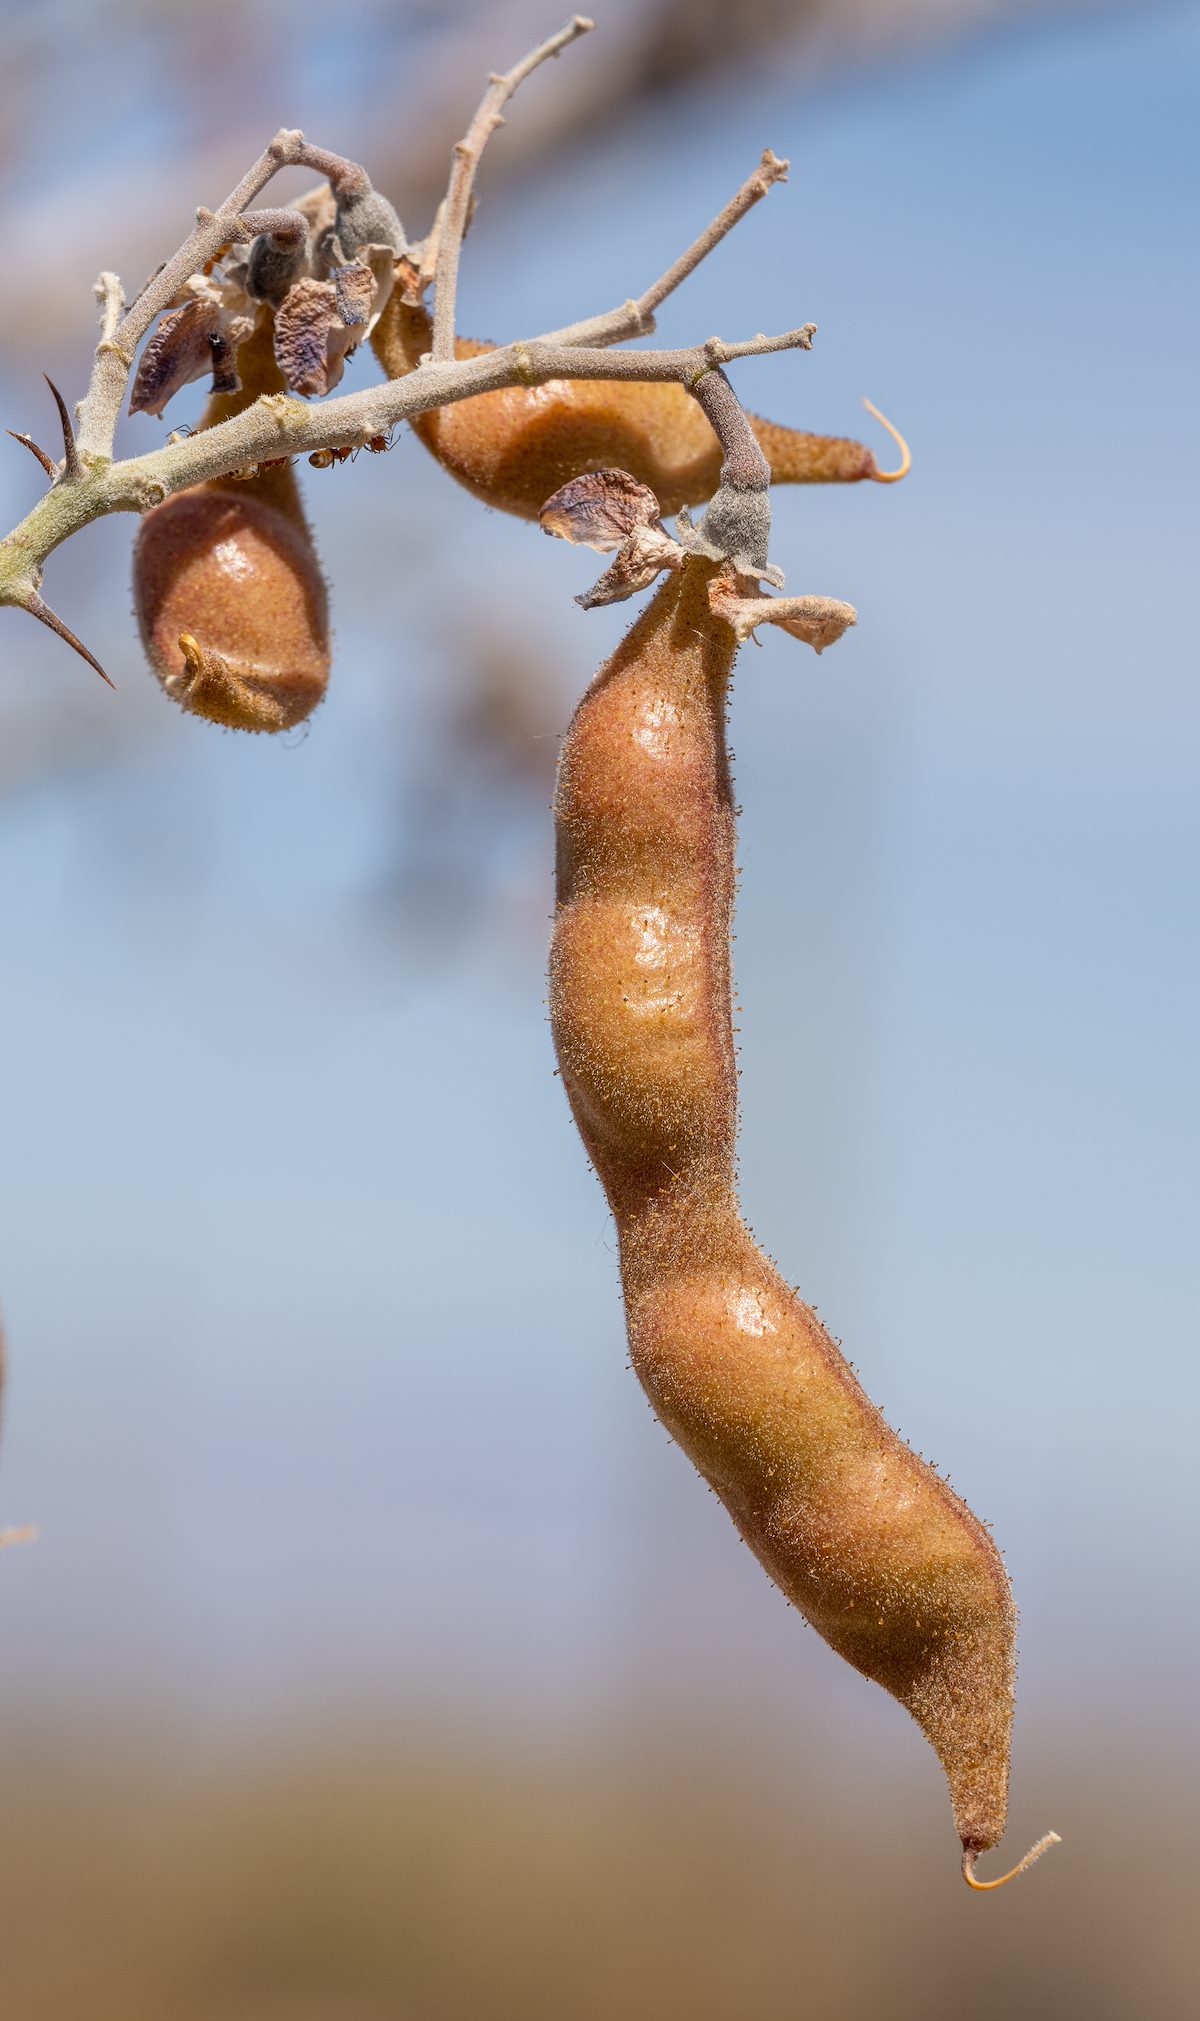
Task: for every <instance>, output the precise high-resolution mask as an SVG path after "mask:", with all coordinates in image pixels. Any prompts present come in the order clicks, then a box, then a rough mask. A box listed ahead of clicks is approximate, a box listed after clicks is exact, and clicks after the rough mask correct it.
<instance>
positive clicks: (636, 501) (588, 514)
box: [539, 470, 662, 554]
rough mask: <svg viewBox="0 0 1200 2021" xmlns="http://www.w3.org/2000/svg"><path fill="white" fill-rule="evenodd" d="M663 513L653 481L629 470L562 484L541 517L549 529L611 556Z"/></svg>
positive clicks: (546, 530)
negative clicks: (647, 481) (650, 482)
mask: <svg viewBox="0 0 1200 2021" xmlns="http://www.w3.org/2000/svg"><path fill="white" fill-rule="evenodd" d="M661 517H662V512H661V508H660V506H659V503H658V500H657V498H656V497H655V495H654V493H653V492H652V491H651V489H650V487H649V485H647V484H641V483H639V481H638V479H637V478H636V477H631V476H630V474H629V472H628V470H589V471H586V472H585V473H584V475H583V476H582V477H573V478H571V480H570V482H569V483H567V484H563V485H560V487H559V489H558V490H557V491H556V492H554V494H553V495H552V496H551V497H550V498H548V499H547V500H546V503H545V504H544V505H543V507H542V510H541V513H540V515H539V520H540V524H541V528H542V531H543V533H552V534H556V535H557V536H558V538H559V539H560V540H569V541H572V542H574V544H575V545H576V546H577V547H594V548H597V549H598V550H599V552H600V553H601V554H609V553H611V551H612V549H613V548H614V547H620V545H621V543H622V541H624V540H627V539H628V537H629V535H630V534H631V533H633V531H634V530H635V528H637V527H639V526H653V525H655V524H656V523H657V521H658V520H659V519H660V518H661Z"/></svg>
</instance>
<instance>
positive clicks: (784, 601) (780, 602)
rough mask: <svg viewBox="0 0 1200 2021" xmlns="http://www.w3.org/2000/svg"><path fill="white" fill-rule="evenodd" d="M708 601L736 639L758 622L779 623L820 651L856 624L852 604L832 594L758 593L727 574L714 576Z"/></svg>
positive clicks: (762, 623) (709, 589)
mask: <svg viewBox="0 0 1200 2021" xmlns="http://www.w3.org/2000/svg"><path fill="white" fill-rule="evenodd" d="M708 601H709V605H710V607H711V609H712V610H713V612H714V613H715V615H716V616H717V617H720V618H724V620H725V622H726V624H729V625H732V627H733V629H734V631H735V632H736V634H737V637H738V642H739V644H740V643H741V641H742V640H744V639H748V638H749V637H750V634H751V633H752V632H753V631H754V630H755V629H756V628H757V626H759V625H779V626H780V628H781V629H782V630H783V631H785V632H790V634H791V636H792V637H793V638H794V639H800V640H801V641H802V642H803V644H805V645H806V646H811V647H812V649H813V651H814V652H817V653H823V652H824V650H825V648H826V646H832V645H835V644H836V643H837V641H838V639H840V638H841V636H842V634H843V632H846V631H848V630H849V629H850V626H851V625H856V624H857V623H858V613H857V611H856V610H855V608H854V605H853V604H848V603H842V602H841V601H840V600H839V599H838V598H837V597H832V596H760V595H758V594H757V593H755V592H754V589H753V585H752V583H750V582H747V581H745V580H744V579H743V581H741V582H740V583H739V582H738V580H737V578H736V577H733V576H729V575H725V574H722V575H718V576H714V577H713V580H712V582H711V583H710V584H709V586H708Z"/></svg>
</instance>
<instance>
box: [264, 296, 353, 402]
mask: <svg viewBox="0 0 1200 2021" xmlns="http://www.w3.org/2000/svg"><path fill="white" fill-rule="evenodd" d="M357 341H358V333H357V332H356V331H354V330H349V329H347V327H346V325H345V324H344V323H343V321H342V318H341V315H340V313H339V311H338V302H337V291H336V290H335V288H334V287H333V285H332V283H331V282H329V281H313V280H304V281H297V282H296V285H295V287H293V288H290V289H289V290H288V293H287V295H286V296H285V298H284V301H283V304H282V307H281V308H280V310H279V312H278V314H277V316H276V318H275V356H276V359H277V360H278V363H279V369H280V371H281V372H282V373H283V376H284V378H285V379H286V380H287V383H288V385H289V386H290V387H291V390H292V392H293V393H304V394H309V395H312V394H315V395H317V396H319V395H321V394H322V393H330V392H332V390H333V388H334V387H335V386H336V385H337V384H338V381H339V380H340V379H341V376H342V370H343V367H344V364H345V360H346V355H347V353H348V352H350V351H352V350H353V349H354V348H355V345H356V343H357Z"/></svg>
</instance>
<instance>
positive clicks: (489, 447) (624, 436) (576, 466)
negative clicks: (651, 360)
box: [371, 261, 909, 519]
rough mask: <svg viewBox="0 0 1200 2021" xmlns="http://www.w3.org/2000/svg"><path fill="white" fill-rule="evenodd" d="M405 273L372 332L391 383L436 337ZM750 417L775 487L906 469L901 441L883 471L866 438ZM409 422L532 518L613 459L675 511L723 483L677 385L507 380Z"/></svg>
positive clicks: (474, 346)
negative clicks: (892, 464) (575, 480)
mask: <svg viewBox="0 0 1200 2021" xmlns="http://www.w3.org/2000/svg"><path fill="white" fill-rule="evenodd" d="M407 272H408V268H407V263H406V262H404V261H401V262H400V263H399V265H398V268H397V282H396V286H395V287H394V288H393V290H392V293H391V295H390V297H389V299H388V302H387V304H386V305H385V307H384V309H383V311H382V313H381V315H380V317H379V320H378V322H377V324H376V326H375V329H374V331H373V333H372V335H371V345H372V348H373V349H374V352H375V355H376V357H377V358H378V360H379V363H380V365H381V366H382V367H383V370H384V371H385V372H386V373H387V375H388V377H389V379H399V378H402V377H404V375H405V374H406V373H408V372H412V371H415V370H416V368H417V366H418V365H419V364H420V362H421V358H422V356H423V355H424V354H425V353H426V352H428V350H429V348H430V344H431V342H432V327H433V326H432V320H431V317H430V314H429V311H428V309H426V308H425V306H424V305H423V303H421V302H419V301H417V302H414V301H412V300H411V299H409V300H407V301H406V300H405V299H404V297H405V288H404V279H405V276H406V273H407ZM494 348H495V347H494V346H493V345H491V344H482V343H476V342H475V341H473V340H472V339H469V338H460V339H459V341H458V343H457V345H456V355H457V356H458V357H459V358H478V357H480V356H482V354H483V353H484V352H487V351H491V350H493V349H494ZM871 411H872V412H873V413H875V412H876V410H875V409H872V410H871ZM877 418H879V419H882V417H881V416H878V415H877ZM749 420H750V426H751V428H752V429H753V430H754V434H755V436H756V437H757V439H758V442H759V444H760V446H761V447H762V449H763V451H764V453H765V455H766V457H767V461H768V463H769V464H770V468H771V479H772V482H773V483H775V484H854V483H857V482H859V481H860V480H861V479H863V478H873V479H874V480H875V481H876V482H879V483H890V482H893V481H894V480H895V479H896V478H898V477H902V476H904V475H905V474H906V473H907V470H908V467H909V458H908V452H907V449H906V448H904V445H903V444H901V447H902V450H903V455H902V461H901V466H900V468H899V469H898V470H896V471H882V470H880V469H879V467H878V465H877V463H876V461H875V458H874V456H873V455H872V453H871V451H870V450H869V449H868V448H867V447H866V445H865V444H864V443H862V442H854V441H851V440H849V439H848V438H845V437H842V436H832V435H809V434H806V433H803V432H802V431H801V430H799V429H794V428H784V427H781V426H779V425H778V424H777V423H776V422H773V421H763V420H761V419H759V417H758V416H757V415H753V414H752V415H750V417H749ZM884 425H885V426H886V427H888V428H889V431H890V432H891V433H892V434H895V430H893V429H891V424H890V423H886V422H885V423H884ZM412 426H413V428H414V430H415V431H416V433H417V435H419V437H420V439H421V441H422V442H423V443H424V444H425V447H426V448H427V449H428V450H429V452H430V454H431V455H433V456H435V457H436V458H437V460H438V462H439V463H440V464H441V465H442V466H443V468H444V469H446V470H448V471H449V473H450V475H451V476H452V477H454V478H456V479H457V480H458V482H459V483H460V484H462V485H464V486H465V487H466V489H467V490H468V491H470V492H472V493H473V494H474V496H475V497H476V498H481V499H482V500H483V502H484V503H485V504H486V505H493V506H496V507H498V508H499V510H500V511H501V512H511V513H514V514H515V515H516V516H517V517H518V518H519V519H537V518H538V517H539V515H540V513H541V508H542V502H543V500H544V499H546V498H548V497H549V496H550V494H551V492H554V491H557V490H559V489H560V487H561V486H562V485H564V484H566V483H567V482H568V481H569V480H570V479H571V478H572V477H578V476H579V475H580V474H581V473H582V472H584V471H593V470H600V469H605V468H611V467H612V466H613V465H615V464H619V465H620V466H621V467H622V468H623V469H625V470H628V471H630V472H631V473H632V475H633V476H634V477H635V478H636V479H637V480H638V482H639V483H642V484H645V485H648V486H649V487H650V489H651V490H652V491H653V492H654V494H655V496H656V497H657V498H658V500H659V503H660V506H661V509H662V511H663V512H664V513H665V514H667V515H668V516H670V515H672V514H674V513H677V512H678V511H679V510H680V509H681V508H682V507H683V506H685V505H700V504H702V503H703V501H704V500H705V499H707V498H711V497H712V496H713V493H714V492H715V491H716V489H717V486H718V484H719V482H720V472H721V448H720V444H719V443H718V441H717V438H716V436H715V434H714V433H713V431H712V429H711V428H710V426H709V424H708V422H707V420H706V419H705V417H704V415H703V414H702V413H701V411H700V409H699V408H698V407H697V405H696V403H695V401H694V400H693V399H692V397H691V395H690V394H689V393H688V392H687V391H686V389H685V388H684V387H682V386H680V385H677V384H675V383H674V382H673V381H659V382H657V383H655V384H642V383H639V382H638V381H637V380H621V381H619V382H613V381H603V380H587V379H571V380H567V379H551V380H548V381H547V382H546V383H545V384H544V385H542V386H537V387H523V386H510V387H507V388H505V389H503V390H502V391H500V392H496V393H480V394H477V395H476V396H475V398H474V399H471V400H460V401H456V402H455V404H454V405H453V406H452V407H439V408H434V409H433V410H432V411H431V412H429V413H426V414H418V415H414V417H413V422H412ZM897 439H899V438H897Z"/></svg>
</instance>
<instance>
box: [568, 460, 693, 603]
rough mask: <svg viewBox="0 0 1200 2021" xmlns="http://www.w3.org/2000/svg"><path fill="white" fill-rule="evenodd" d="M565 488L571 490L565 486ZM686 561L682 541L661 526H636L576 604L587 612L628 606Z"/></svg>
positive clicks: (577, 598) (577, 599)
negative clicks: (600, 606)
mask: <svg viewBox="0 0 1200 2021" xmlns="http://www.w3.org/2000/svg"><path fill="white" fill-rule="evenodd" d="M563 489H564V490H566V489H568V487H567V486H565V485H564V487H563ZM683 558H684V555H683V549H682V548H681V547H680V545H679V543H678V541H675V540H672V539H671V536H670V534H669V533H664V531H663V529H662V527H661V526H639V527H635V529H634V531H633V532H632V533H631V534H630V536H629V539H628V540H627V541H625V542H623V544H622V546H621V547H620V548H619V549H618V550H617V553H616V555H615V556H614V558H613V560H612V561H611V562H610V563H609V565H608V567H607V568H606V569H605V571H604V574H603V575H602V576H601V577H600V579H599V581H598V582H594V583H593V584H592V587H591V589H590V590H588V592H587V594H586V596H577V597H576V599H575V601H576V603H577V604H578V605H579V606H580V608H581V609H583V610H585V611H590V610H594V609H595V607H596V605H597V604H606V603H624V601H625V599H626V597H631V596H636V595H637V593H638V591H639V590H642V589H649V587H650V585H651V583H652V582H653V581H654V580H655V578H656V577H657V576H660V575H661V574H662V572H663V570H664V569H666V568H671V569H675V568H679V567H681V565H682V563H683Z"/></svg>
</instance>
